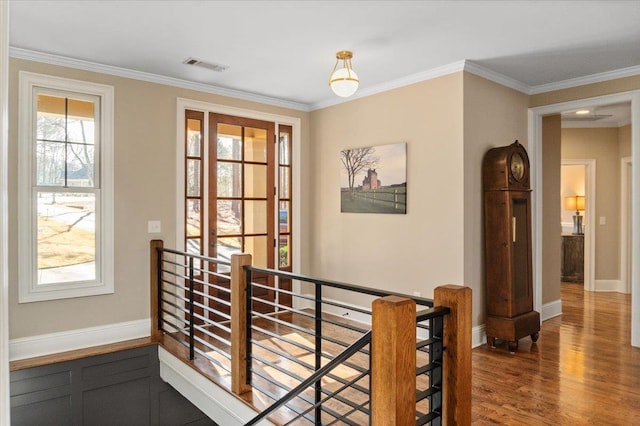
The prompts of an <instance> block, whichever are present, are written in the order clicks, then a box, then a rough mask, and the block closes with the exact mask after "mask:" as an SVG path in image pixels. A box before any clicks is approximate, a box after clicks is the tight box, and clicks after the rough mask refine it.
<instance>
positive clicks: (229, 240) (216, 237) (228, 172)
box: [207, 113, 276, 312]
mask: <svg viewBox="0 0 640 426" xmlns="http://www.w3.org/2000/svg"><path fill="white" fill-rule="evenodd" d="M208 145H209V155H208V158H209V167H208V170H209V176H208V179H209V200H208V205H209V220H208V230H209V239H208V240H209V247H208V253H207V254H208V255H209V256H210V257H215V258H220V259H231V254H233V253H250V254H251V255H252V261H253V265H254V266H257V267H262V268H270V269H273V268H274V266H275V247H274V246H275V241H276V231H275V223H276V221H275V192H276V191H275V170H276V168H275V166H274V165H275V161H276V160H275V157H276V154H275V124H274V123H272V122H266V121H260V120H253V119H248V118H240V117H232V116H228V115H221V114H215V113H210V114H209V144H208ZM218 272H226V271H224V270H223V271H220V270H219V271H218ZM212 279H214V280H216V281H217V284H218V285H222V286H225V287H226V286H228V280H227V281H226V282H224V279H220V278H216V277H212ZM253 282H256V283H258V284H260V285H263V286H265V287H273V285H274V278H273V277H270V276H260V275H256V274H254V276H253ZM212 292H213V296H215V297H217V298H220V299H223V300H226V299H228V297H229V293H227V292H224V291H217V290H215V289H212ZM274 295H275V292H274V291H271V290H269V289H267V288H261V287H254V288H253V296H255V297H258V298H260V299H264V300H267V301H269V302H273V301H274V299H275V296H274ZM218 308H221V307H220V306H219V307H218ZM254 309H256V310H258V311H262V312H270V311H272V310H273V309H272V306H271V305H268V304H266V303H255V302H254Z"/></svg>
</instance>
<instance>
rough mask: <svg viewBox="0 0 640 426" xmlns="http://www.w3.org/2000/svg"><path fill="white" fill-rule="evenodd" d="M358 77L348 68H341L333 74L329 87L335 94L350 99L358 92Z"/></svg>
mask: <svg viewBox="0 0 640 426" xmlns="http://www.w3.org/2000/svg"><path fill="white" fill-rule="evenodd" d="M358 84H359V81H358V75H357V74H356V73H355V72H354V71H353V70H349V69H347V68H340V69H338V70H336V71H335V72H334V73H333V74H331V78H330V79H329V85H330V86H331V90H333V93H335V94H336V95H338V96H340V97H341V98H348V97H349V96H351V95H353V94H354V93H356V90H358Z"/></svg>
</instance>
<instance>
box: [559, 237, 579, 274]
mask: <svg viewBox="0 0 640 426" xmlns="http://www.w3.org/2000/svg"><path fill="white" fill-rule="evenodd" d="M560 265H561V269H562V282H567V283H582V282H584V235H563V236H562V259H561V263H560Z"/></svg>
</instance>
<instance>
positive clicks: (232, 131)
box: [217, 124, 242, 160]
mask: <svg viewBox="0 0 640 426" xmlns="http://www.w3.org/2000/svg"><path fill="white" fill-rule="evenodd" d="M217 145H218V146H217V152H218V159H220V160H240V159H241V152H242V151H241V148H242V127H240V126H232V125H229V124H218V144H217Z"/></svg>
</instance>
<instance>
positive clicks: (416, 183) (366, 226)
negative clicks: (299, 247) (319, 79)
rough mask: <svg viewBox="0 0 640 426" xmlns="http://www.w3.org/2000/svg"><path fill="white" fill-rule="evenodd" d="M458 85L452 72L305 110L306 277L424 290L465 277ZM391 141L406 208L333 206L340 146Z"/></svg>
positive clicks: (337, 196) (460, 84) (460, 95)
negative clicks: (396, 147) (371, 210)
mask: <svg viewBox="0 0 640 426" xmlns="http://www.w3.org/2000/svg"><path fill="white" fill-rule="evenodd" d="M462 90H463V75H462V73H456V74H451V75H447V76H444V77H440V78H436V79H433V80H429V81H424V82H421V83H417V84H413V85H410V86H406V87H402V88H399V89H395V90H391V91H388V92H384V93H380V94H376V95H372V96H368V97H365V98H361V99H356V100H353V101H351V102H347V103H343V104H340V105H336V106H333V107H329V108H324V109H321V110H317V111H314V112H312V113H311V122H312V129H311V135H310V137H311V140H312V141H313V143H312V145H311V147H310V148H311V157H312V158H313V161H312V162H311V163H309V164H308V166H309V167H310V168H311V172H312V176H313V178H312V180H311V185H310V187H309V188H305V190H308V191H309V192H310V193H311V194H312V197H313V199H312V201H311V202H312V204H313V208H312V210H311V224H312V225H311V238H312V240H313V241H312V242H311V245H310V249H311V252H310V257H311V259H310V272H311V273H312V274H313V275H318V276H320V277H325V278H330V279H337V280H340V281H345V282H350V283H354V284H360V285H365V286H369V287H375V288H381V289H390V290H394V291H397V292H403V293H408V294H412V293H413V292H415V291H419V292H421V294H422V296H424V297H433V289H434V288H435V287H436V286H438V285H441V284H448V283H453V284H465V283H464V273H463V271H464V256H463V250H464V241H463V239H464V226H463V224H464V214H465V212H464V181H463V177H464V173H463V167H464V164H463V108H462V104H463V93H462ZM397 142H406V143H407V192H408V195H407V203H408V205H407V214H406V215H388V214H356V213H341V212H340V151H341V150H344V149H346V148H355V147H366V146H375V145H384V144H390V143H397ZM382 180H384V178H382ZM478 214H479V212H478ZM352 302H353V303H357V304H359V305H362V304H364V303H365V302H364V301H362V300H359V301H358V300H352Z"/></svg>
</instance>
